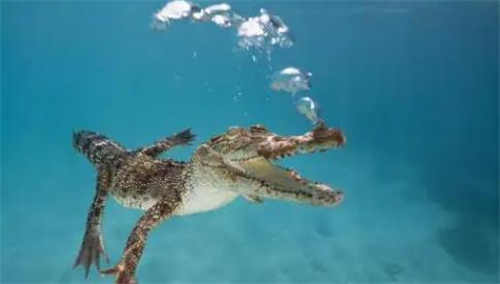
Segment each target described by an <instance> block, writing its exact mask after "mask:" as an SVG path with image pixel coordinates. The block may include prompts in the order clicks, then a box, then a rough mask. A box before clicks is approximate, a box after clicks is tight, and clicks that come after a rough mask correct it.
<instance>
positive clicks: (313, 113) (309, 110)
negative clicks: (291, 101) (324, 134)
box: [297, 97, 319, 123]
mask: <svg viewBox="0 0 500 284" xmlns="http://www.w3.org/2000/svg"><path fill="white" fill-rule="evenodd" d="M297 110H298V111H299V113H301V114H303V115H304V116H305V117H307V119H309V120H310V121H311V122H312V123H317V122H318V121H319V107H318V105H317V104H316V102H314V100H313V99H311V98H310V97H302V98H300V99H299V100H298V102H297Z"/></svg>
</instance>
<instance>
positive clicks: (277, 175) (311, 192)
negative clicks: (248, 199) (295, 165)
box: [237, 158, 343, 206]
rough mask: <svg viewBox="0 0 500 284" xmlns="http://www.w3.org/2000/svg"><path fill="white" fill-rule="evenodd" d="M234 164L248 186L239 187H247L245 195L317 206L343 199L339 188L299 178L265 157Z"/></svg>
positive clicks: (335, 202)
mask: <svg viewBox="0 0 500 284" xmlns="http://www.w3.org/2000/svg"><path fill="white" fill-rule="evenodd" d="M237 166H238V167H239V170H240V175H241V176H242V177H243V178H244V179H246V180H247V182H248V183H249V184H251V185H252V186H250V187H242V188H243V189H247V190H248V191H247V192H244V194H246V195H250V196H258V197H260V198H270V199H278V200H285V201H292V202H299V203H306V204H311V205H318V206H335V205H337V204H339V203H340V202H341V201H342V200H343V193H342V192H341V191H339V190H333V189H332V188H331V187H330V186H328V185H326V184H322V183H318V182H313V181H310V180H308V179H306V178H303V177H301V176H300V175H299V174H298V173H297V172H295V171H293V170H290V169H287V168H284V167H281V166H279V165H276V164H274V163H272V162H271V161H270V160H268V159H265V158H254V159H250V160H247V161H244V162H239V163H238V164H237Z"/></svg>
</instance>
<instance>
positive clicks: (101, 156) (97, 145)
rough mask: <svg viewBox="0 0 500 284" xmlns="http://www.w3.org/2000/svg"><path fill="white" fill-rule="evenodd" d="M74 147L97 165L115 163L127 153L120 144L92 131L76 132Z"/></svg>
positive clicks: (74, 134)
mask: <svg viewBox="0 0 500 284" xmlns="http://www.w3.org/2000/svg"><path fill="white" fill-rule="evenodd" d="M73 147H74V148H75V149H76V150H77V151H78V152H80V153H81V154H83V155H84V156H85V157H86V158H87V159H88V160H89V161H90V162H92V163H93V164H95V165H98V164H105V163H113V162H114V161H116V160H117V159H119V158H120V157H123V155H124V154H125V153H126V152H127V150H126V149H125V148H124V147H122V146H121V145H120V144H118V143H116V142H115V141H113V140H111V139H109V138H108V137H106V136H104V135H102V134H99V133H96V132H92V131H77V132H74V133H73Z"/></svg>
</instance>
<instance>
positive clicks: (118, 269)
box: [101, 263, 137, 284]
mask: <svg viewBox="0 0 500 284" xmlns="http://www.w3.org/2000/svg"><path fill="white" fill-rule="evenodd" d="M101 274H103V275H116V282H115V283H116V284H137V280H136V279H135V278H134V277H133V275H131V274H130V273H128V272H127V269H126V268H125V265H123V264H121V263H119V264H117V265H116V266H115V267H112V268H110V269H106V270H102V271H101Z"/></svg>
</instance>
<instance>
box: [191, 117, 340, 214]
mask: <svg viewBox="0 0 500 284" xmlns="http://www.w3.org/2000/svg"><path fill="white" fill-rule="evenodd" d="M345 141H346V139H345V137H344V135H343V134H342V132H341V131H339V130H337V129H333V128H328V127H326V125H325V124H324V123H319V124H317V125H316V127H315V128H314V129H313V131H310V132H307V133H305V134H304V135H298V136H279V135H277V134H275V133H271V132H269V131H268V130H267V129H266V128H264V127H263V126H260V125H257V126H252V127H250V128H249V129H248V130H247V129H244V128H239V127H238V128H232V129H230V130H229V131H228V132H226V133H225V134H223V135H220V136H217V137H214V138H212V139H211V140H210V142H209V143H207V144H205V145H203V146H202V147H200V148H199V149H198V155H196V156H198V158H197V159H198V160H200V161H201V162H202V163H204V164H205V165H209V166H214V167H215V168H218V169H220V170H221V171H220V174H221V175H224V174H227V177H228V179H229V180H231V179H232V180H237V182H236V184H234V185H235V186H233V188H234V189H233V190H234V191H237V192H239V193H240V194H243V195H246V196H254V197H259V198H272V199H281V200H287V201H294V202H300V203H307V204H313V205H320V206H334V205H337V204H339V203H340V202H341V201H342V199H343V194H342V192H340V191H338V190H333V189H332V188H331V187H330V186H328V185H326V184H322V183H318V182H313V181H309V180H308V179H305V178H303V177H301V176H300V175H299V174H298V173H297V172H295V171H292V170H289V169H286V168H284V167H281V166H279V165H276V164H274V163H273V161H275V160H278V159H281V158H283V157H287V156H292V155H296V154H299V153H313V152H316V151H326V150H327V149H332V148H338V147H341V146H342V145H343V144H344V143H345ZM195 160H196V159H195ZM229 180H228V182H229Z"/></svg>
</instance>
